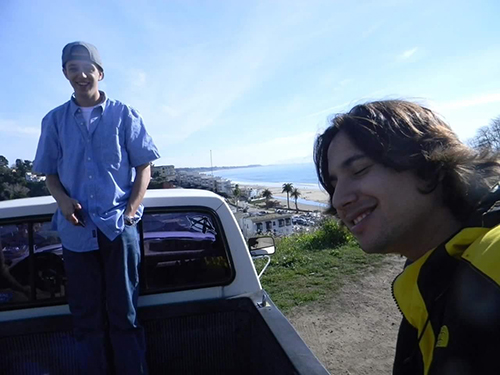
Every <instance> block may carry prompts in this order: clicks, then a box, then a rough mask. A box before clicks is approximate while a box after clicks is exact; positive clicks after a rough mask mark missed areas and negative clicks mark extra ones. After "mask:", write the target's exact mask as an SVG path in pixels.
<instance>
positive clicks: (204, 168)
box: [175, 164, 262, 172]
mask: <svg viewBox="0 0 500 375" xmlns="http://www.w3.org/2000/svg"><path fill="white" fill-rule="evenodd" d="M255 167H262V164H250V165H235V166H229V167H218V166H215V167H213V170H214V171H217V170H221V169H236V168H255ZM175 170H176V171H185V172H210V171H212V168H211V167H193V168H175Z"/></svg>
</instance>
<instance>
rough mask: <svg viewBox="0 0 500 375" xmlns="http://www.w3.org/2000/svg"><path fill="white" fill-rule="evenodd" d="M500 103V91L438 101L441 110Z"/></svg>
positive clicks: (437, 105)
mask: <svg viewBox="0 0 500 375" xmlns="http://www.w3.org/2000/svg"><path fill="white" fill-rule="evenodd" d="M492 103H500V93H491V94H483V95H478V96H474V97H470V98H464V99H458V100H452V101H446V102H441V103H439V102H438V103H436V104H435V106H436V107H437V108H438V109H439V110H450V109H461V108H468V107H475V106H478V105H483V104H492Z"/></svg>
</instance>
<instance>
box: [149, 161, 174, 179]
mask: <svg viewBox="0 0 500 375" xmlns="http://www.w3.org/2000/svg"><path fill="white" fill-rule="evenodd" d="M155 175H157V176H158V177H161V178H162V179H164V180H166V181H175V178H176V174H175V167H174V166H173V165H158V166H156V165H155V166H153V176H155Z"/></svg>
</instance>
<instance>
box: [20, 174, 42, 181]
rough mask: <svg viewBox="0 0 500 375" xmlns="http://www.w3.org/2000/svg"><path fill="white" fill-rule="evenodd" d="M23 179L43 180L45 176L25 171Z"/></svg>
mask: <svg viewBox="0 0 500 375" xmlns="http://www.w3.org/2000/svg"><path fill="white" fill-rule="evenodd" d="M25 179H26V181H29V182H42V181H45V176H37V175H36V174H33V173H31V172H26V176H25Z"/></svg>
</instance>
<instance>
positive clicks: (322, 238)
mask: <svg viewBox="0 0 500 375" xmlns="http://www.w3.org/2000/svg"><path fill="white" fill-rule="evenodd" d="M355 242H356V241H355V240H354V237H353V236H352V235H351V234H350V233H349V232H348V231H347V229H345V228H344V227H342V226H341V225H339V223H338V222H337V221H336V220H335V219H326V220H324V221H323V222H322V223H321V225H320V227H319V229H318V230H316V231H314V232H312V233H301V234H295V235H292V236H290V237H285V238H282V239H279V243H280V244H281V246H282V247H292V248H296V249H298V250H310V251H315V250H323V249H332V248H336V247H339V246H342V245H346V244H349V243H352V244H354V243H355Z"/></svg>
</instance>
